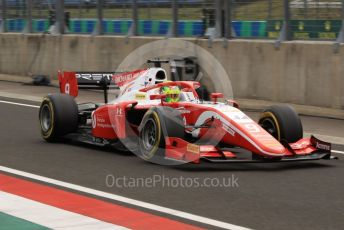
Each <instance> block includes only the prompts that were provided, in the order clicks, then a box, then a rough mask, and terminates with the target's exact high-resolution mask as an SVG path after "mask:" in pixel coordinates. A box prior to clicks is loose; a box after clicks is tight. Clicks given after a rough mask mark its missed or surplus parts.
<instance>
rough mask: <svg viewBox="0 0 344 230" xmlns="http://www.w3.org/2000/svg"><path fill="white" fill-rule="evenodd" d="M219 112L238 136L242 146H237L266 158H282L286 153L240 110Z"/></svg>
mask: <svg viewBox="0 0 344 230" xmlns="http://www.w3.org/2000/svg"><path fill="white" fill-rule="evenodd" d="M219 111H220V112H221V113H222V114H223V115H224V116H225V119H226V120H227V121H228V123H229V124H230V126H231V127H232V128H233V129H234V130H235V131H236V132H237V133H238V135H240V137H241V139H240V140H241V142H242V145H240V144H241V143H238V145H239V146H241V147H244V148H247V149H249V150H251V151H253V152H255V153H259V154H261V155H264V156H267V157H277V156H283V155H284V153H285V152H286V149H285V147H284V146H283V145H282V144H281V143H280V142H279V141H278V140H276V139H275V138H274V137H273V136H271V135H270V134H269V133H268V132H267V131H265V130H264V129H263V128H262V127H261V126H260V125H258V124H257V123H256V122H254V121H253V120H252V119H251V118H249V117H248V116H247V115H246V114H244V113H243V112H241V111H240V110H238V109H236V108H234V107H231V106H230V107H229V108H225V107H224V108H222V109H219ZM238 139H239V138H238Z"/></svg>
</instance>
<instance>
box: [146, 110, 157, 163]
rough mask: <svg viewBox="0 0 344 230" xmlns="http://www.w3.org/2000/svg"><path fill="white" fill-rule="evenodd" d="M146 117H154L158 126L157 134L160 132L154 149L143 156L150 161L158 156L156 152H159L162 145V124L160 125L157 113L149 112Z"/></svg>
mask: <svg viewBox="0 0 344 230" xmlns="http://www.w3.org/2000/svg"><path fill="white" fill-rule="evenodd" d="M146 116H152V118H153V120H154V121H155V123H156V125H157V132H158V135H157V141H156V142H155V145H154V147H153V148H152V150H151V151H150V152H149V153H148V154H145V155H143V158H144V159H146V160H149V159H151V158H152V157H154V155H155V154H156V152H157V151H158V148H159V144H160V140H161V123H160V119H159V115H158V113H157V112H155V111H151V112H148V113H147V115H146Z"/></svg>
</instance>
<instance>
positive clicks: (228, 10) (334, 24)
mask: <svg viewBox="0 0 344 230" xmlns="http://www.w3.org/2000/svg"><path fill="white" fill-rule="evenodd" d="M343 2H344V0H333V1H331V0H214V1H210V0H129V1H127V0H0V32H3V33H4V32H19V33H52V34H65V33H84V34H97V35H102V34H118V35H127V36H171V37H177V36H179V37H206V38H226V39H234V38H262V39H278V40H279V41H282V40H292V39H315V40H316V39H318V40H337V41H342V40H343V39H342V38H343V36H344V35H342V34H343V33H341V31H344V30H343V29H342V27H343V26H344V25H343V23H342V22H343V19H344V4H343Z"/></svg>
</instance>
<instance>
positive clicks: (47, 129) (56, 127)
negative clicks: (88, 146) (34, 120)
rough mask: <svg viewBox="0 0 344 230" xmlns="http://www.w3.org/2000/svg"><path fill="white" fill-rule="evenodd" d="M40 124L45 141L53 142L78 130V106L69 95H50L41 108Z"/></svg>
mask: <svg viewBox="0 0 344 230" xmlns="http://www.w3.org/2000/svg"><path fill="white" fill-rule="evenodd" d="M39 123H40V128H41V135H42V137H43V139H44V140H46V141H49V142H52V141H57V140H58V139H59V138H60V137H62V136H64V135H66V134H69V133H72V132H75V131H76V130H77V128H78V106H77V104H76V102H75V100H74V98H73V97H71V96H70V95H68V94H50V95H48V96H46V97H45V98H43V101H42V103H41V106H40V108H39Z"/></svg>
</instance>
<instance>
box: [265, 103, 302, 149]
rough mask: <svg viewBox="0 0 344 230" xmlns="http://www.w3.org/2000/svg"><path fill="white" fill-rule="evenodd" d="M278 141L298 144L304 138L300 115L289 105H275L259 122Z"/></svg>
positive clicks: (267, 110) (266, 111)
mask: <svg viewBox="0 0 344 230" xmlns="http://www.w3.org/2000/svg"><path fill="white" fill-rule="evenodd" d="M258 123H259V124H260V126H262V127H263V128H264V129H265V130H266V131H267V132H269V133H270V134H271V135H272V136H274V137H275V138H276V139H277V140H278V141H282V140H285V141H287V142H288V143H292V142H296V141H298V140H300V139H301V138H302V137H303V128H302V123H301V120H300V117H299V115H298V114H297V113H296V111H295V110H294V109H293V108H292V107H290V106H288V105H273V106H270V107H268V108H267V109H265V110H264V112H263V113H262V115H261V117H260V119H259V122H258Z"/></svg>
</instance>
